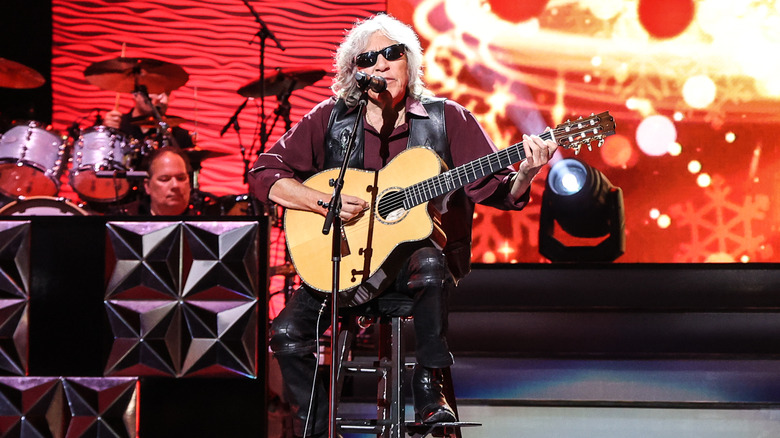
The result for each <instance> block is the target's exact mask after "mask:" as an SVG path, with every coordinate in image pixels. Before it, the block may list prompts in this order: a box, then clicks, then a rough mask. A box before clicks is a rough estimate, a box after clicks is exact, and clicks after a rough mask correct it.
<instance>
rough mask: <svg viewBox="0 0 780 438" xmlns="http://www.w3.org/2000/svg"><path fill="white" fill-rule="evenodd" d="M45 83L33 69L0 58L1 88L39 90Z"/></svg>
mask: <svg viewBox="0 0 780 438" xmlns="http://www.w3.org/2000/svg"><path fill="white" fill-rule="evenodd" d="M45 83H46V79H44V78H43V76H41V74H40V73H38V72H37V71H35V70H33V69H32V68H30V67H27V66H25V65H23V64H19V63H18V62H15V61H11V60H8V59H5V58H0V87H5V88H38V87H40V86H41V85H43V84H45Z"/></svg>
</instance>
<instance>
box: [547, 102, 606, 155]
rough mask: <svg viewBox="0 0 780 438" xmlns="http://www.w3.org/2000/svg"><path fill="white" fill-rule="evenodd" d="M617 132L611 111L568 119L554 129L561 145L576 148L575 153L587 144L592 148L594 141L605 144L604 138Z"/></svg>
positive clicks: (557, 140)
mask: <svg viewBox="0 0 780 438" xmlns="http://www.w3.org/2000/svg"><path fill="white" fill-rule="evenodd" d="M614 133H615V119H613V118H612V116H610V115H609V111H605V112H603V113H601V114H596V115H593V114H591V115H590V117H585V118H583V117H580V118H578V119H577V120H574V121H571V120H567V121H566V122H564V123H561V124H560V125H558V126H556V127H555V129H553V136H554V137H555V141H556V142H557V143H558V145H559V146H562V147H564V148H566V149H574V152H575V154H579V153H580V148H581V147H582V146H586V147H587V148H588V150H591V149H592V144H593V142H598V147H601V145H602V144H604V138H606V137H607V136H610V135H612V134H614Z"/></svg>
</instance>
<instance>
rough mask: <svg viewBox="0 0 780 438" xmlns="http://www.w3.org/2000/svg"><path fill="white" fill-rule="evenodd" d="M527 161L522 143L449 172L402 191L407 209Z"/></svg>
mask: <svg viewBox="0 0 780 438" xmlns="http://www.w3.org/2000/svg"><path fill="white" fill-rule="evenodd" d="M539 137H541V138H542V140H550V139H552V138H553V136H552V133H551V131H547V132H545V133H543V134H541V135H540V136H539ZM524 159H525V149H523V142H519V143H515V144H513V145H511V146H509V147H506V148H504V149H501V150H500V151H497V152H494V153H492V154H490V155H486V156H484V157H482V158H479V159H476V160H474V161H472V162H470V163H466V164H464V165H462V166H458V167H456V168H454V169H450V170H448V171H446V172H443V173H441V174H439V175H436V176H435V177H433V178H428V179H426V180H424V181H420V182H419V183H417V184H414V185H411V186H409V187H406V188H405V189H403V198H404V201H403V205H404V209H406V210H408V209H410V208H412V207H414V206H415V205H419V204H422V203H423V202H427V201H430V200H431V199H433V198H435V197H437V196H441V195H444V194H447V193H449V192H451V191H454V190H457V189H459V188H461V187H463V186H465V185H466V184H471V183H473V182H474V181H476V180H478V179H480V178H483V177H486V176H488V175H492V174H494V173H496V172H498V171H499V170H501V169H504V168H507V167H509V166H511V165H512V164H515V163H517V162H519V161H523V160H524Z"/></svg>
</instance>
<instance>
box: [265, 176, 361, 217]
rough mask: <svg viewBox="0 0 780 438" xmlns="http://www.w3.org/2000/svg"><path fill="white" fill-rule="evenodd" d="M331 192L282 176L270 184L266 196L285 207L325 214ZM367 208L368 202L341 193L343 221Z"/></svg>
mask: <svg viewBox="0 0 780 438" xmlns="http://www.w3.org/2000/svg"><path fill="white" fill-rule="evenodd" d="M331 196H332V194H330V193H324V192H321V191H319V190H315V189H313V188H310V187H306V186H305V185H303V184H301V183H300V182H298V181H296V180H295V179H292V178H282V179H280V180H278V181H276V182H275V183H274V185H272V186H271V190H270V192H269V193H268V198H269V199H270V200H271V201H273V202H275V203H277V204H279V205H281V206H282V207H285V208H292V209H295V210H306V211H312V212H314V213H318V214H321V215H322V216H325V214H326V213H327V212H328V207H327V205H326V204H327V203H328V202H330V197H331ZM367 209H368V202H366V201H364V200H363V199H360V198H358V197H356V196H351V195H345V194H343V193H342V195H341V212H340V214H339V216H340V217H341V220H343V221H345V222H346V221H349V220H350V219H352V218H354V217H356V216H357V215H359V214H360V213H362V212H364V211H365V210H367Z"/></svg>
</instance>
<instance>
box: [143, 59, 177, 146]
mask: <svg viewBox="0 0 780 438" xmlns="http://www.w3.org/2000/svg"><path fill="white" fill-rule="evenodd" d="M139 74H140V72H139ZM135 77H136V85H135V91H134V92H135V93H138V94H140V95H141V97H142V98H143V99H144V102H146V104H147V105H149V107H150V108H151V109H152V116H154V119H155V120H157V128H156V129H157V142H158V144H160V145H162V146H161V147H166V146H176V147H178V146H179V145H178V144H177V143H176V139H175V138H173V136H172V135H170V136H169V135H167V134H168V132H169V131H170V127H169V126H168V123H167V122H166V121H165V120H164V119H163V117H162V114H160V111H159V110H158V109H157V107H156V106H154V105H152V99H151V98H150V97H149V90H148V89H147V88H146V85H142V84H138V81H137V79H138V75H135Z"/></svg>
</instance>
